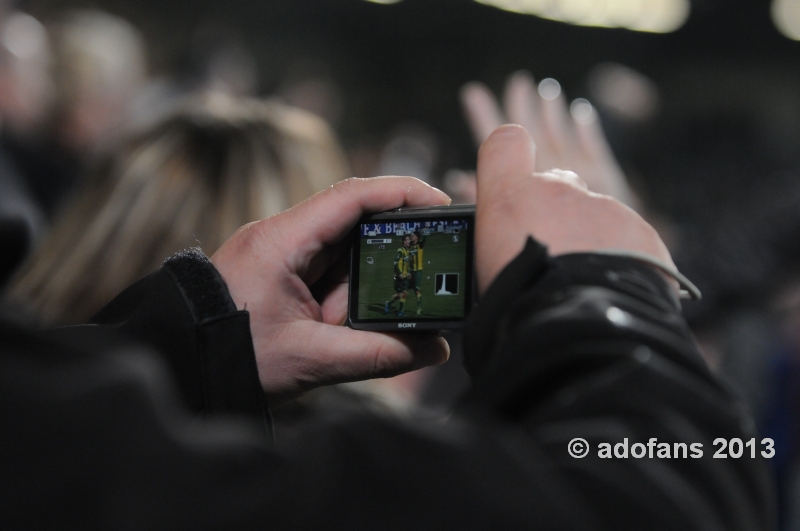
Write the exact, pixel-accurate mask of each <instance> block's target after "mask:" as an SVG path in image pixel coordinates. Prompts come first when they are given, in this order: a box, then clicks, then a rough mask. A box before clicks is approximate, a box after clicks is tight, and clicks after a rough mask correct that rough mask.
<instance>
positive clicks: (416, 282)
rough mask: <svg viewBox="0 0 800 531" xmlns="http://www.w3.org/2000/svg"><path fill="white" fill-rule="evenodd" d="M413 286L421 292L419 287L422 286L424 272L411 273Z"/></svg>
mask: <svg viewBox="0 0 800 531" xmlns="http://www.w3.org/2000/svg"><path fill="white" fill-rule="evenodd" d="M411 284H412V286H414V289H415V290H416V291H419V287H420V286H422V271H421V270H420V271H412V272H411Z"/></svg>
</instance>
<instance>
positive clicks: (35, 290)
mask: <svg viewBox="0 0 800 531" xmlns="http://www.w3.org/2000/svg"><path fill="white" fill-rule="evenodd" d="M347 171H348V170H347V165H346V163H345V158H344V155H343V154H342V152H341V150H340V148H339V146H338V144H337V142H336V140H335V138H334V135H333V133H332V131H331V130H330V128H329V127H328V126H327V125H326V124H325V123H324V122H323V121H322V120H321V119H319V118H317V117H316V116H314V115H312V114H309V113H307V112H304V111H301V110H298V109H295V108H291V107H288V106H286V105H282V104H280V103H278V102H274V101H259V100H242V99H235V98H232V97H229V96H224V95H219V94H218V95H213V96H205V97H203V98H202V99H194V100H191V101H189V102H187V103H186V104H185V105H183V106H181V107H180V109H179V110H178V111H177V112H175V113H174V114H172V115H171V116H169V117H167V118H166V119H164V120H163V121H161V122H160V123H159V124H157V125H155V126H154V127H152V128H151V129H150V130H149V131H147V132H145V133H144V134H142V135H137V137H135V138H133V139H132V140H130V141H129V142H127V143H126V144H125V147H124V148H123V149H122V150H120V152H119V153H117V154H116V155H113V156H111V157H110V158H109V159H108V160H107V161H106V162H105V164H103V166H102V170H100V171H97V172H95V174H94V175H93V177H92V178H91V179H90V180H88V181H87V182H86V183H85V184H84V186H83V187H82V189H81V191H80V192H79V193H78V194H77V195H76V196H75V197H74V198H73V201H72V202H71V203H69V205H68V206H67V207H66V208H65V209H64V210H63V211H62V212H61V215H60V216H59V217H58V218H57V220H56V223H55V225H54V229H53V231H52V232H51V233H50V234H49V235H48V237H47V238H46V239H45V241H44V242H42V244H41V246H40V247H39V248H38V250H37V252H36V253H34V255H33V257H32V258H31V259H30V260H29V261H28V263H27V264H26V265H25V266H24V267H23V268H22V271H21V272H20V273H19V274H18V275H17V277H16V278H15V280H14V281H13V282H12V285H11V288H10V290H9V294H10V296H11V298H12V299H16V300H18V301H20V302H22V303H25V304H27V305H29V306H31V307H32V309H33V310H34V311H35V312H37V313H38V314H39V315H40V316H41V318H42V319H43V320H45V321H46V322H51V323H63V324H67V323H80V322H85V321H86V320H87V319H88V318H89V317H91V316H92V315H93V314H94V313H96V312H97V311H98V310H99V309H100V308H102V306H104V305H105V304H106V303H107V302H109V301H110V300H111V299H112V298H113V297H114V296H116V295H117V294H118V293H119V292H120V291H122V290H123V289H124V288H125V287H127V286H128V285H130V284H131V283H133V282H134V281H136V280H137V279H139V278H141V277H143V276H144V275H146V274H148V273H150V272H152V271H154V270H155V269H157V268H158V267H159V266H160V264H161V263H162V262H163V260H164V259H165V258H166V257H168V256H170V255H172V254H173V253H175V252H176V251H179V250H181V249H185V248H188V247H193V246H198V245H199V246H201V247H202V249H203V250H204V252H205V253H206V254H208V255H209V256H210V255H211V254H213V252H214V251H216V249H217V248H218V247H219V246H220V245H221V244H222V243H223V242H224V241H225V240H226V239H227V238H228V237H229V236H230V235H231V234H232V233H233V232H234V231H235V230H236V229H237V228H239V227H240V226H242V225H244V224H245V223H248V222H250V221H254V220H257V219H261V218H264V217H268V216H271V215H273V214H276V213H278V212H280V211H281V210H284V209H285V208H288V207H289V206H292V205H294V204H296V203H299V202H300V201H302V200H303V199H305V198H306V197H308V196H310V195H312V194H313V193H315V192H317V191H319V190H322V189H324V188H327V187H328V186H330V185H331V184H333V183H335V182H337V181H339V180H341V179H343V178H345V177H347Z"/></svg>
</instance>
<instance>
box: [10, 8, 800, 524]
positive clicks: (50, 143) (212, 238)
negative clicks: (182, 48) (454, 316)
mask: <svg viewBox="0 0 800 531" xmlns="http://www.w3.org/2000/svg"><path fill="white" fill-rule="evenodd" d="M231 43H233V44H231ZM147 45H148V43H147V42H146V41H145V39H144V38H143V36H142V35H141V34H140V32H139V31H137V29H136V28H135V27H133V26H132V25H131V24H130V23H128V22H126V21H125V20H122V19H120V18H119V17H117V16H114V15H111V14H109V13H105V12H101V11H93V10H81V11H67V12H63V13H54V14H53V15H52V16H51V17H50V18H49V19H47V20H37V19H35V18H34V17H32V16H31V15H29V14H26V13H25V12H22V11H19V10H16V9H15V8H14V7H13V6H12V5H10V4H3V6H2V8H1V9H0V216H2V215H14V216H17V217H19V218H20V219H23V220H24V222H25V223H27V224H28V225H29V228H30V231H29V233H30V234H31V235H32V237H31V239H30V240H28V241H17V242H14V244H15V245H19V246H20V247H21V248H25V249H27V256H28V260H27V262H26V263H25V264H24V265H23V266H22V268H21V269H19V270H18V271H16V273H15V274H14V275H13V276H12V277H11V278H5V279H0V282H2V283H3V285H4V297H6V298H7V299H8V300H10V301H11V302H12V303H13V304H15V305H16V306H17V307H18V308H20V311H24V312H29V313H31V314H33V315H35V316H36V317H37V318H38V319H39V320H40V321H41V322H44V323H47V324H56V325H61V324H73V323H82V322H85V321H86V320H87V319H88V318H89V317H91V316H92V315H93V314H95V313H96V312H97V311H98V310H99V309H100V308H102V307H103V305H104V304H105V303H107V302H108V301H110V300H111V299H112V298H113V297H114V296H116V295H117V294H118V293H119V292H120V291H121V290H122V289H124V288H125V287H126V286H128V285H130V284H131V283H132V282H134V281H136V280H137V279H139V278H141V277H143V276H145V275H147V274H148V273H150V272H151V271H153V270H155V269H156V268H158V266H159V265H160V264H161V262H162V261H163V260H164V258H165V257H167V256H170V255H171V254H173V253H175V252H176V251H179V250H182V249H186V248H189V247H194V246H199V247H201V248H202V249H203V251H204V252H205V253H206V254H207V255H209V256H210V255H211V254H212V253H213V252H214V251H215V250H216V249H217V248H218V247H219V245H220V244H221V243H222V242H223V241H225V239H227V238H228V237H229V236H230V235H231V234H232V233H233V232H234V231H235V230H236V228H238V227H239V226H241V225H244V224H246V223H248V222H250V221H253V220H257V219H260V218H264V217H267V216H270V215H273V214H276V213H278V212H281V211H282V210H284V209H286V208H288V207H290V206H292V205H295V204H297V203H299V202H301V201H303V200H304V199H305V198H307V197H309V196H310V195H312V194H314V193H315V192H317V191H320V190H322V189H325V188H327V187H329V186H330V185H332V184H333V183H335V182H337V181H339V180H341V179H343V178H346V177H349V176H351V175H357V176H365V177H366V176H372V175H411V176H415V177H418V178H420V179H422V180H425V181H427V182H429V183H431V184H433V185H435V186H437V187H440V188H442V189H444V190H445V191H447V192H448V193H449V194H450V195H451V197H453V198H454V200H455V202H462V203H472V202H474V201H475V181H474V172H473V171H472V169H471V168H448V167H443V166H442V164H441V163H440V160H439V159H440V154H441V138H440V137H439V135H440V132H438V131H435V130H434V129H433V128H431V127H430V126H429V125H426V124H422V123H418V122H411V121H408V122H403V123H397V124H395V127H393V128H390V129H388V130H387V131H386V132H385V136H384V137H383V138H382V139H381V141H380V142H376V143H374V144H372V145H366V144H360V145H353V146H348V148H347V149H345V148H344V147H342V145H341V144H340V143H339V141H338V140H337V124H338V123H339V121H340V119H341V116H342V113H343V112H345V110H344V106H343V103H342V101H343V95H342V93H341V89H340V88H339V87H338V86H337V83H336V80H335V79H334V78H332V77H331V76H330V75H328V74H326V73H325V69H324V68H319V72H320V73H319V75H308V74H303V75H287V77H286V79H285V80H284V81H283V82H282V83H281V84H280V87H279V90H277V91H276V93H275V94H269V95H265V94H261V93H260V91H259V87H258V83H257V79H258V76H257V72H256V69H257V67H256V62H255V60H254V59H253V58H252V56H251V55H250V54H249V52H248V50H247V49H246V48H245V47H243V46H241V45H239V44H237V43H236V42H235V39H234V40H230V41H228V42H225V43H223V44H222V45H218V46H214V47H209V48H208V49H205V50H202V51H201V52H199V53H198V54H197V57H196V58H194V59H193V62H192V64H191V65H190V66H189V67H188V68H187V70H186V71H177V70H176V71H175V72H174V74H173V75H167V76H165V75H160V76H159V77H153V76H151V75H150V72H149V68H148V64H147V58H148V56H149V51H148V49H147ZM298 71H302V69H300V70H298ZM312 74H313V68H312ZM587 76H588V77H589V84H590V86H591V87H592V88H593V90H592V93H593V94H594V95H595V97H596V98H597V99H598V102H597V104H596V105H593V103H592V102H589V101H588V100H586V99H582V98H579V99H575V100H573V101H569V99H568V98H567V95H565V93H564V91H563V90H562V87H561V86H560V85H559V83H558V82H557V81H556V80H554V79H550V78H548V79H543V80H538V79H534V77H533V76H532V75H531V74H530V73H527V72H517V73H514V74H512V75H511V76H510V77H509V78H508V81H507V84H506V85H505V87H504V88H503V92H502V94H501V95H499V96H498V95H496V94H495V93H494V92H493V91H492V90H491V89H490V88H489V87H488V86H486V85H484V84H483V83H481V82H480V81H472V82H468V83H466V84H465V85H464V86H463V88H462V90H461V92H460V94H452V98H454V99H456V98H460V101H461V104H462V106H463V109H464V117H465V123H466V124H467V126H468V127H469V130H470V131H471V133H472V136H473V138H474V141H475V145H476V147H477V146H478V145H480V143H481V142H482V141H483V140H484V139H485V138H486V137H487V136H488V135H489V133H490V132H491V131H492V130H493V129H495V128H496V127H498V126H499V125H501V124H503V123H507V122H514V123H518V124H521V125H523V126H524V127H525V128H526V129H527V130H528V131H529V132H530V133H531V134H532V136H533V138H534V140H535V141H536V144H537V147H538V150H539V153H540V154H542V156H540V157H539V158H538V159H537V165H538V167H537V170H539V171H546V170H549V169H551V168H566V169H570V170H572V171H575V172H576V173H578V174H579V175H580V176H581V177H582V178H583V180H584V181H585V182H586V183H587V185H588V187H589V188H590V190H592V191H594V192H597V193H601V194H607V195H610V196H613V197H615V198H617V199H618V200H620V201H622V202H623V203H625V204H626V205H628V206H629V207H630V208H632V209H634V210H636V211H637V212H638V213H639V214H641V215H642V216H643V217H644V218H645V219H647V220H648V221H649V222H650V223H651V224H652V225H653V226H654V227H656V229H657V230H658V231H659V232H660V233H661V234H662V237H663V239H664V241H665V242H666V243H667V245H668V246H669V247H670V251H671V252H672V254H673V256H674V258H675V262H676V264H677V265H678V267H679V268H680V269H681V271H682V272H683V273H684V274H686V275H687V276H688V277H689V278H690V279H692V280H693V281H695V283H696V284H698V286H699V287H700V288H701V290H702V291H703V295H704V298H703V300H702V301H700V302H687V303H686V304H685V306H684V311H685V314H686V316H687V318H688V320H689V322H690V325H691V326H692V327H693V329H694V332H695V334H696V336H697V338H698V342H699V344H700V346H701V350H702V352H703V354H704V355H705V356H706V359H707V361H708V363H709V364H710V365H711V366H712V368H713V369H714V370H715V371H716V372H717V373H718V374H720V376H721V377H722V378H723V379H725V380H727V382H728V383H729V384H730V385H731V386H732V387H733V388H734V389H735V390H736V391H737V393H738V394H739V395H740V396H741V397H742V399H743V401H744V402H745V404H746V405H747V407H748V408H749V409H750V411H751V412H752V414H753V415H754V416H755V418H756V419H757V421H758V424H759V427H760V430H761V433H762V435H763V436H765V437H771V438H773V439H774V440H775V442H776V443H775V446H776V448H778V452H777V454H776V458H775V459H774V460H773V465H774V468H775V472H776V475H777V479H778V486H779V493H780V496H781V511H782V512H781V517H782V528H783V529H786V530H800V459H799V458H800V391H799V390H800V385H798V383H800V260H799V259H800V253H799V252H798V249H799V248H800V247H798V245H797V242H798V241H800V223H798V222H800V219H798V218H800V214H798V212H800V208H798V205H800V179H798V174H797V171H792V165H791V164H785V165H783V166H781V165H776V164H774V161H773V160H772V159H770V158H769V156H768V155H764V154H763V153H764V151H763V150H759V146H758V143H757V142H755V141H754V140H753V138H752V136H751V131H750V130H749V126H748V125H747V124H742V123H739V122H735V120H734V118H731V120H732V122H731V123H724V122H723V123H705V124H693V125H692V128H690V129H687V130H685V131H681V132H680V133H679V134H678V133H676V134H675V138H676V141H675V144H674V145H673V146H665V147H664V148H665V149H664V153H660V154H637V155H635V156H628V157H627V160H633V161H636V160H637V157H639V158H643V157H645V156H649V157H650V161H649V163H648V164H650V166H648V164H641V165H639V168H638V172H641V171H647V168H648V167H652V166H655V165H657V164H661V163H663V166H664V167H666V168H668V169H669V170H670V171H672V172H674V174H675V175H676V177H675V180H674V181H673V182H670V183H664V182H660V183H656V185H654V186H650V187H649V188H648V183H652V181H647V180H645V179H641V178H639V177H640V176H639V175H637V169H636V166H635V165H631V166H630V167H625V168H623V166H622V165H621V164H620V163H619V162H618V160H619V158H618V156H617V155H616V154H615V149H617V146H615V145H614V140H615V139H618V138H620V136H619V135H616V136H615V134H614V130H613V125H614V124H619V123H621V122H624V121H625V120H627V121H633V122H635V121H637V120H642V119H646V118H647V117H648V116H650V115H652V114H653V113H657V112H658V108H659V95H658V88H657V87H656V86H655V85H654V83H653V82H652V81H650V80H649V79H647V78H645V77H644V76H642V75H640V74H638V73H637V72H635V71H633V70H631V69H628V68H626V67H624V66H622V65H617V64H604V65H600V66H598V68H597V69H595V70H593V71H592V72H588V73H587ZM604 118H608V121H609V123H610V124H611V126H612V129H611V130H608V128H606V132H604V128H603V125H601V123H602V122H603V120H602V119H604ZM607 133H608V134H607ZM795 140H797V141H798V142H800V139H795ZM686 144H691V145H693V146H696V145H698V144H704V145H706V146H707V147H708V149H707V150H706V151H704V153H705V154H706V155H705V157H706V158H705V159H704V160H694V159H692V155H689V153H697V151H696V150H691V151H690V150H682V146H683V145H686ZM623 147H624V146H623ZM667 154H669V156H670V160H669V161H666V162H665V160H664V159H666V157H667ZM628 155H629V154H628ZM795 162H796V161H795ZM798 167H800V166H795V167H794V169H795V170H797V168H798ZM697 168H701V169H704V171H705V173H706V174H707V179H706V180H705V181H704V182H702V183H701V182H689V180H688V179H687V178H685V176H686V175H697V174H698V170H697ZM664 171H666V170H664ZM759 172H769V174H770V179H769V182H768V183H767V184H765V185H764V186H763V187H759V188H758V189H757V190H758V191H757V193H751V192H748V193H746V194H743V193H736V191H735V190H733V188H736V187H737V185H739V184H740V183H741V182H743V181H744V180H747V179H748V178H749V179H752V178H757V177H753V176H757V175H758V174H759ZM743 176H745V177H743ZM668 186H673V187H681V191H680V192H679V193H672V195H671V196H670V197H675V196H679V197H683V198H684V200H683V203H682V204H680V205H677V206H676V205H674V204H673V205H665V203H664V201H662V200H660V194H661V193H662V191H663V189H664V188H665V187H668ZM747 190H752V188H747ZM20 214H22V215H21V216H20ZM2 260H3V258H2V253H0V261H2ZM2 270H3V268H0V271H2ZM448 340H449V341H450V343H451V345H452V347H453V358H454V359H453V360H451V362H450V363H448V364H446V365H445V366H442V367H436V368H429V369H425V370H422V371H417V372H415V373H409V374H407V375H404V376H402V377H397V378H394V379H391V380H386V381H381V382H362V383H358V384H345V385H341V386H338V387H336V388H332V389H321V390H317V391H315V392H312V393H309V395H307V396H305V397H303V398H301V399H299V400H296V401H294V402H291V403H289V404H287V405H285V406H283V407H282V408H279V409H277V410H276V411H275V412H274V413H275V416H276V422H277V423H278V426H279V431H280V427H281V426H282V427H283V429H284V433H286V434H287V435H286V436H285V437H284V440H285V441H290V440H291V432H292V429H293V428H294V427H296V426H298V425H299V424H300V423H302V422H309V421H313V419H314V418H317V416H319V415H327V414H330V413H331V412H332V411H335V410H339V409H347V408H370V409H379V410H382V411H385V412H386V414H393V415H398V414H399V415H402V414H403V413H404V412H405V411H407V410H408V409H410V408H428V410H429V411H431V412H432V414H441V413H442V412H444V411H446V410H447V408H448V406H449V405H451V404H452V403H453V402H454V401H455V400H456V398H457V397H458V395H459V394H460V393H461V392H462V391H463V390H464V389H465V388H466V387H467V385H468V379H467V377H466V375H465V374H464V373H463V372H462V371H461V369H460V366H459V365H460V360H459V359H458V353H459V342H460V337H459V336H458V335H457V334H452V335H450V336H449V337H448ZM279 442H280V439H279Z"/></svg>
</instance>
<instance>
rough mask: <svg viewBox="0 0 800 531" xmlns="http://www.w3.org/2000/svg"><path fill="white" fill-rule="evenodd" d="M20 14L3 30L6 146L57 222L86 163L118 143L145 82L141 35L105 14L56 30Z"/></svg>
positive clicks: (68, 19) (75, 15) (66, 22)
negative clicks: (58, 211) (62, 204)
mask: <svg viewBox="0 0 800 531" xmlns="http://www.w3.org/2000/svg"><path fill="white" fill-rule="evenodd" d="M48 29H49V30H50V32H49V37H48V35H47V34H46V33H45V31H44V29H43V28H42V26H41V24H39V23H38V22H37V21H36V20H34V19H33V18H31V17H29V16H28V15H23V14H15V15H13V16H11V17H9V18H8V19H7V21H6V23H5V25H4V26H3V29H2V36H0V42H2V55H3V63H4V65H3V71H2V76H0V77H2V81H0V83H1V84H2V90H0V99H2V100H3V101H0V105H2V109H0V111H1V112H2V113H3V118H4V125H5V127H4V129H3V144H4V147H5V149H6V150H7V152H8V153H9V155H10V157H11V159H12V161H13V162H14V164H15V165H16V166H17V167H18V168H19V170H20V172H21V173H22V176H23V177H24V180H25V181H26V183H27V186H28V187H29V189H30V190H31V192H32V195H33V196H34V198H35V199H36V200H37V201H38V202H39V204H40V205H41V206H42V208H43V209H44V210H45V211H46V213H47V214H48V215H50V216H51V217H52V216H53V215H54V212H55V210H56V209H57V207H58V205H59V202H60V201H61V199H62V198H63V197H64V196H65V194H66V193H67V192H68V191H69V190H70V188H71V187H72V186H73V184H74V183H75V181H76V179H77V176H78V174H79V172H80V168H81V165H82V164H83V163H84V162H85V161H86V159H87V158H88V157H89V156H91V155H93V154H95V153H96V152H97V151H98V150H100V149H102V148H105V147H108V146H110V145H112V144H113V142H114V141H115V140H116V139H117V138H119V137H120V136H121V135H122V134H123V131H124V129H125V127H126V124H127V122H128V119H129V110H130V104H131V101H132V99H133V97H134V96H135V95H136V94H137V93H138V91H139V90H140V89H141V87H142V84H143V82H144V80H145V73H146V60H145V46H144V42H143V40H142V38H141V36H140V35H139V33H138V31H137V30H136V29H135V28H134V27H133V26H131V25H130V24H128V23H127V22H125V21H124V20H122V19H120V18H118V17H115V16H112V15H109V14H107V13H104V12H101V11H70V12H68V13H66V14H65V15H64V16H62V17H60V18H59V19H58V20H56V21H55V22H53V23H52V24H51V25H49V28H48Z"/></svg>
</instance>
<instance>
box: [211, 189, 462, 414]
mask: <svg viewBox="0 0 800 531" xmlns="http://www.w3.org/2000/svg"><path fill="white" fill-rule="evenodd" d="M449 202H450V198H449V197H447V195H446V194H444V193H443V192H441V191H439V190H437V189H435V188H432V187H430V186H428V185H427V184H425V183H423V182H422V181H419V180H417V179H414V178H411V177H383V178H373V179H355V178H354V179H347V180H346V181H342V182H340V183H337V184H336V185H335V186H333V187H331V188H329V189H328V190H325V191H323V192H320V193H318V194H316V195H314V196H313V197H311V198H309V199H308V200H306V201H304V202H303V203H301V204H300V205H298V206H296V207H294V208H291V209H289V210H287V211H285V212H282V213H281V214H278V215H276V216H273V217H271V218H267V219H264V220H261V221H258V222H254V223H250V224H249V225H245V226H244V227H242V228H241V229H239V230H238V231H237V232H236V234H234V235H233V236H232V237H231V238H230V239H228V241H226V242H225V244H223V246H222V247H221V248H220V249H219V250H218V251H217V252H216V253H215V254H214V255H213V256H212V257H211V262H212V263H213V264H214V266H215V267H216V268H217V270H218V271H219V272H220V274H221V275H222V277H223V278H224V279H225V282H226V283H227V285H228V289H229V291H230V294H231V297H232V298H233V300H234V302H235V303H236V305H237V307H238V308H239V309H246V310H247V311H248V312H250V328H251V332H252V336H253V345H254V348H255V353H256V363H257V366H258V373H259V378H260V379H261V384H262V386H263V388H264V390H265V392H266V393H267V395H268V396H269V397H271V399H272V400H273V401H274V402H280V401H283V400H286V399H288V398H291V397H293V396H296V395H299V394H301V393H302V392H304V391H307V390H309V389H312V388H314V387H317V386H320V385H325V384H333V383H338V382H345V381H354V380H363V379H368V378H377V377H386V376H392V375H395V374H400V373H402V372H406V371H409V370H413V369H417V368H420V367H424V366H427V365H433V364H437V363H442V362H444V361H445V360H447V358H448V355H449V347H448V346H447V342H446V341H445V340H444V339H443V338H441V337H440V336H438V335H434V334H410V335H407V334H406V335H404V334H383V333H376V332H365V331H358V330H352V329H350V328H346V327H343V326H339V325H341V324H343V323H344V321H345V318H346V314H347V287H348V286H347V278H348V277H347V275H348V269H349V260H348V259H349V256H348V253H347V250H348V247H349V244H350V240H349V238H347V236H348V234H349V231H350V230H351V229H352V228H353V226H354V225H355V224H356V222H357V221H358V219H359V218H360V217H361V216H362V215H363V214H365V213H367V212H379V211H383V210H389V209H393V208H398V207H401V206H432V205H443V204H448V203H449Z"/></svg>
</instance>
